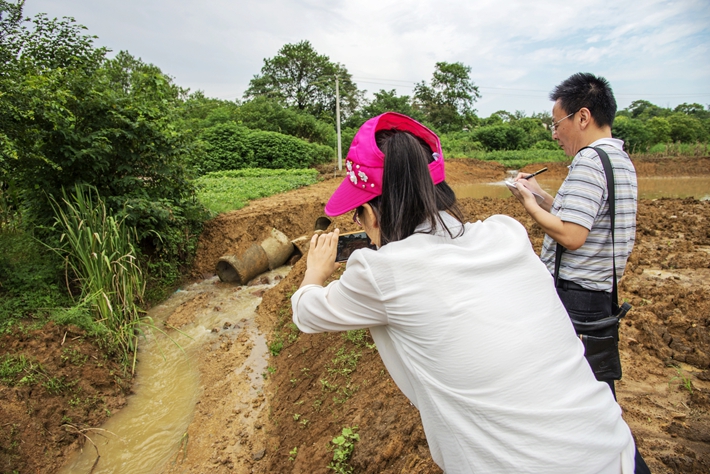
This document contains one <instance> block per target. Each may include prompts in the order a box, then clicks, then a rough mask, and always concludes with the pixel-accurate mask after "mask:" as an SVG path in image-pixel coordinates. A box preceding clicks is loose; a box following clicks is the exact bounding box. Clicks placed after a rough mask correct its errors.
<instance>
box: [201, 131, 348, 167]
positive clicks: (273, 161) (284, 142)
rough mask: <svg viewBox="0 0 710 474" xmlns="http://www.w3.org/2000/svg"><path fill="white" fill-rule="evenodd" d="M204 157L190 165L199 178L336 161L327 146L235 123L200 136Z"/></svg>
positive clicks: (202, 155)
mask: <svg viewBox="0 0 710 474" xmlns="http://www.w3.org/2000/svg"><path fill="white" fill-rule="evenodd" d="M200 141H201V144H202V153H196V154H195V155H194V156H193V157H192V158H191V159H190V160H189V164H190V165H191V166H192V167H193V168H194V170H195V171H196V172H197V174H200V175H202V174H205V173H210V172H215V171H225V170H235V169H242V168H270V169H284V168H307V167H309V166H311V165H313V164H319V163H326V162H328V161H330V160H332V159H333V158H334V157H335V151H334V150H333V149H332V148H331V147H329V146H327V145H320V144H317V143H309V142H307V141H305V140H301V139H299V138H296V137H293V136H290V135H284V134H281V133H277V132H268V131H262V130H251V129H249V128H246V127H244V126H241V125H238V124H237V123H235V122H228V123H221V124H218V125H215V126H213V127H210V128H207V129H205V130H203V131H202V133H201V134H200Z"/></svg>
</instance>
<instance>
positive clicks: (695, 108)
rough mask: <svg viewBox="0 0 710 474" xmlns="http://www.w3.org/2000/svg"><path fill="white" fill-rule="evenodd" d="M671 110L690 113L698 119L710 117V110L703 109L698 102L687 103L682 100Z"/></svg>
mask: <svg viewBox="0 0 710 474" xmlns="http://www.w3.org/2000/svg"><path fill="white" fill-rule="evenodd" d="M673 112H680V113H683V114H686V115H691V116H693V117H695V118H698V119H701V120H702V119H706V118H710V110H707V109H705V107H703V106H702V105H700V104H698V103H693V104H688V103H687V102H684V103H682V104H680V105H679V106H677V107H676V108H675V109H673Z"/></svg>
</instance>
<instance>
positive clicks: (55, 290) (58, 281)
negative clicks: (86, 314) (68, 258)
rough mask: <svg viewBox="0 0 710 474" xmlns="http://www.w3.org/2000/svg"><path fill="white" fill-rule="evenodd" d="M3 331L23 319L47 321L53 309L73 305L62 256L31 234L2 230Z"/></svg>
mask: <svg viewBox="0 0 710 474" xmlns="http://www.w3.org/2000/svg"><path fill="white" fill-rule="evenodd" d="M0 248H2V252H0V282H2V284H1V285H0V334H2V333H5V332H8V331H10V330H11V328H12V327H13V326H14V325H15V324H17V323H18V322H19V321H20V320H22V319H23V318H26V317H28V316H32V317H33V318H34V320H35V321H38V322H43V321H44V320H45V317H46V316H47V315H49V313H50V311H51V310H52V308H57V307H62V306H64V307H66V306H70V305H71V304H72V302H71V298H70V297H69V294H68V293H67V289H66V284H65V282H64V278H63V277H62V275H63V269H64V265H63V262H62V259H61V258H60V257H59V256H57V255H56V254H55V253H54V252H52V251H51V250H50V249H48V248H47V247H46V246H44V245H42V244H41V243H40V242H39V241H37V240H36V239H35V238H33V237H32V235H30V234H29V233H26V232H22V231H17V232H0Z"/></svg>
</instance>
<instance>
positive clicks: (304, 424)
mask: <svg viewBox="0 0 710 474" xmlns="http://www.w3.org/2000/svg"><path fill="white" fill-rule="evenodd" d="M298 423H299V424H300V425H301V429H305V428H306V426H308V420H307V419H305V418H304V419H302V420H301V421H299V422H298Z"/></svg>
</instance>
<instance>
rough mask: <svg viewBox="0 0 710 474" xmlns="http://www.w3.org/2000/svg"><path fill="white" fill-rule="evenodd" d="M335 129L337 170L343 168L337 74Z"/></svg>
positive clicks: (336, 77) (336, 78)
mask: <svg viewBox="0 0 710 474" xmlns="http://www.w3.org/2000/svg"><path fill="white" fill-rule="evenodd" d="M335 130H336V132H337V135H338V171H342V170H343V151H342V150H341V147H340V89H339V87H338V75H337V74H336V75H335Z"/></svg>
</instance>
